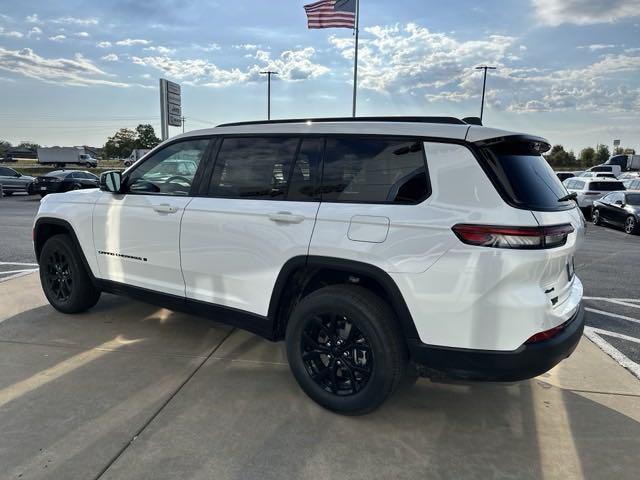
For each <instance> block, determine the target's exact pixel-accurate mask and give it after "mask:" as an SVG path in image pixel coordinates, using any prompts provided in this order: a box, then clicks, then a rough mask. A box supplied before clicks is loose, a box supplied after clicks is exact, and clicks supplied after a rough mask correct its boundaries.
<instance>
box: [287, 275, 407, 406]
mask: <svg viewBox="0 0 640 480" xmlns="http://www.w3.org/2000/svg"><path fill="white" fill-rule="evenodd" d="M286 346H287V357H288V359H289V366H290V367H291V371H292V373H293V375H294V376H295V378H296V380H297V381H298V384H299V385H300V387H301V388H302V389H303V390H304V392H305V393H306V394H307V395H308V396H309V397H311V399H313V400H314V401H315V402H317V403H318V404H320V405H321V406H323V407H324V408H327V409H329V410H332V411H334V412H339V413H343V414H347V415H361V414H364V413H368V412H371V411H372V410H374V409H376V408H377V407H379V406H380V405H381V404H382V403H383V402H384V401H385V400H386V399H387V398H388V397H389V396H390V395H391V394H392V393H393V391H394V390H395V389H396V388H397V387H398V385H399V383H400V381H401V380H402V378H403V376H404V374H405V371H406V366H407V357H408V354H407V348H406V344H405V342H404V339H403V337H402V334H401V332H400V329H399V328H398V324H397V321H396V318H395V315H394V313H393V311H392V310H391V308H390V307H389V305H387V304H386V303H385V302H384V301H382V300H381V299H380V298H379V297H378V296H376V295H374V294H373V293H371V292H370V291H369V290H366V289H364V288H362V287H358V286H352V285H333V286H329V287H324V288H321V289H320V290H316V291H315V292H313V293H311V294H309V295H308V296H307V297H305V298H304V299H302V301H301V302H300V303H299V304H298V305H297V306H296V308H295V309H294V311H293V313H292V315H291V318H290V320H289V324H288V325H287V332H286Z"/></svg>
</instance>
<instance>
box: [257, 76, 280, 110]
mask: <svg viewBox="0 0 640 480" xmlns="http://www.w3.org/2000/svg"><path fill="white" fill-rule="evenodd" d="M260 75H266V76H267V120H271V75H278V72H273V71H271V70H265V71H264V72H260Z"/></svg>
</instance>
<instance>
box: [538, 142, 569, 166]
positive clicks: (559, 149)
mask: <svg viewBox="0 0 640 480" xmlns="http://www.w3.org/2000/svg"><path fill="white" fill-rule="evenodd" d="M545 158H546V159H547V162H549V165H551V166H552V167H572V166H575V163H576V157H575V155H574V154H573V152H567V151H566V150H565V149H564V147H563V146H562V145H554V146H553V148H552V149H551V151H550V152H549V153H548V154H547V155H546V156H545Z"/></svg>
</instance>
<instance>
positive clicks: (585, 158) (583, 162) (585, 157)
mask: <svg viewBox="0 0 640 480" xmlns="http://www.w3.org/2000/svg"><path fill="white" fill-rule="evenodd" d="M595 160H596V151H595V150H594V149H593V148H592V147H587V148H583V149H582V150H581V151H580V166H581V167H582V168H589V167H592V166H594V165H595Z"/></svg>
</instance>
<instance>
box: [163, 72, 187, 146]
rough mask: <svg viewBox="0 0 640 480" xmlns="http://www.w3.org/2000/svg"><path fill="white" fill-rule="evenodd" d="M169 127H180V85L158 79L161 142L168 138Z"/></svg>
mask: <svg viewBox="0 0 640 480" xmlns="http://www.w3.org/2000/svg"><path fill="white" fill-rule="evenodd" d="M169 125H171V126H172V127H179V126H181V125H182V94H181V89H180V85H178V84H177V83H173V82H170V81H169V80H166V79H164V78H161V79H160V133H161V135H162V140H163V141H164V140H166V139H167V138H169Z"/></svg>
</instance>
